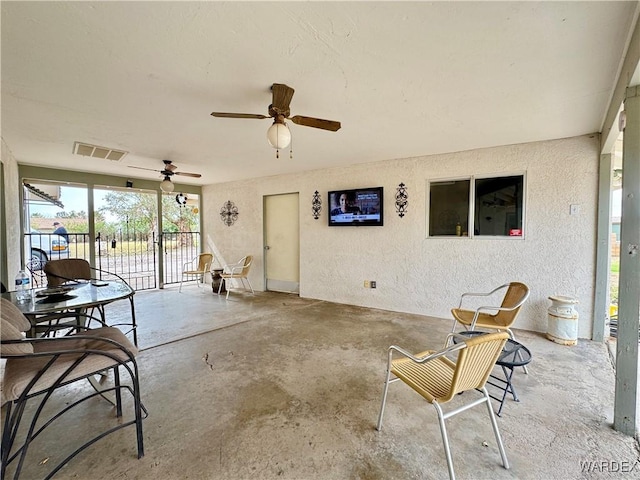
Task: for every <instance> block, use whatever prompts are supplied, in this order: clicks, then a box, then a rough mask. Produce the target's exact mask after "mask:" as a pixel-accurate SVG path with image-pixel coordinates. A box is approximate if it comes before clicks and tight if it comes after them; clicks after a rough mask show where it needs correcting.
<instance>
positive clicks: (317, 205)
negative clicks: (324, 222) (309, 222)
mask: <svg viewBox="0 0 640 480" xmlns="http://www.w3.org/2000/svg"><path fill="white" fill-rule="evenodd" d="M311 211H312V212H313V218H315V219H316V220H318V218H320V213H321V212H322V199H321V198H320V194H319V193H318V190H316V191H315V192H314V193H313V200H312V201H311Z"/></svg>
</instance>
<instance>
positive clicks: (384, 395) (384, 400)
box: [376, 368, 391, 431]
mask: <svg viewBox="0 0 640 480" xmlns="http://www.w3.org/2000/svg"><path fill="white" fill-rule="evenodd" d="M390 377H391V369H389V368H387V378H386V379H385V381H384V390H383V392H382V403H381V404H380V413H379V414H378V423H377V425H376V430H378V431H380V430H382V416H383V415H384V407H385V405H386V403H387V392H388V391H389V378H390Z"/></svg>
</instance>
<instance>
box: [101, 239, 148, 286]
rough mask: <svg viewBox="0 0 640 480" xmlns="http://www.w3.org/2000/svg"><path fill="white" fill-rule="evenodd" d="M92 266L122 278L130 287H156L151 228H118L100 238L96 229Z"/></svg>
mask: <svg viewBox="0 0 640 480" xmlns="http://www.w3.org/2000/svg"><path fill="white" fill-rule="evenodd" d="M96 267H97V268H99V269H100V270H106V271H107V272H111V273H115V274H116V275H119V276H120V277H122V278H124V279H125V280H126V281H127V283H128V284H129V285H130V286H131V288H133V289H134V290H149V289H152V288H157V286H158V279H157V269H156V236H155V232H153V233H152V234H151V235H149V234H142V233H139V232H134V233H133V234H128V233H127V234H124V233H122V232H121V233H119V234H116V235H113V236H108V235H105V236H104V238H103V237H102V235H101V234H99V233H98V236H97V237H96Z"/></svg>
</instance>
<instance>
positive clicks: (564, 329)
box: [547, 295, 578, 345]
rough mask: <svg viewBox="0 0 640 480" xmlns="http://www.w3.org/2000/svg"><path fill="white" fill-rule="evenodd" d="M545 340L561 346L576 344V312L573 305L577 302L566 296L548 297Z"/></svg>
mask: <svg viewBox="0 0 640 480" xmlns="http://www.w3.org/2000/svg"><path fill="white" fill-rule="evenodd" d="M549 300H551V306H550V307H549V310H547V312H548V325H547V338H548V339H549V340H551V341H552V342H556V343H559V344H561V345H575V344H576V343H578V312H577V311H576V309H575V308H574V305H575V304H576V303H578V300H577V299H575V298H574V297H569V296H567V295H553V296H551V297H549Z"/></svg>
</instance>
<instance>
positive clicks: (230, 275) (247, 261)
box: [218, 255, 255, 298]
mask: <svg viewBox="0 0 640 480" xmlns="http://www.w3.org/2000/svg"><path fill="white" fill-rule="evenodd" d="M251 262H253V256H252V255H247V256H246V257H242V258H241V259H240V260H238V261H237V262H236V263H233V264H230V265H225V266H224V269H223V271H222V273H221V274H220V277H221V279H220V285H219V286H218V295H220V292H221V291H222V283H223V282H224V284H225V288H226V289H227V296H226V298H229V286H230V285H229V280H232V279H234V278H237V279H239V280H240V282H241V283H242V288H244V289H245V290H246V287H245V286H244V281H245V280H246V281H247V284H249V288H250V289H251V294H254V293H255V292H254V291H253V287H252V286H251V282H250V281H249V270H250V269H251Z"/></svg>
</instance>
